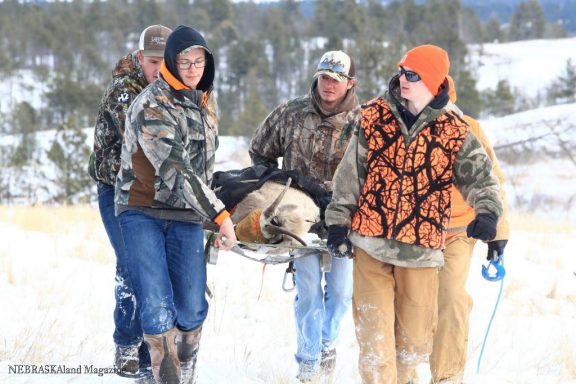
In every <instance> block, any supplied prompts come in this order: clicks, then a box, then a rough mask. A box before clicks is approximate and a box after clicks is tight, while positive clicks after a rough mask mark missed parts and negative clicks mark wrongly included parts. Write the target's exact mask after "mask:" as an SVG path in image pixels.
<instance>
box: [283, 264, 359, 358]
mask: <svg viewBox="0 0 576 384" xmlns="http://www.w3.org/2000/svg"><path fill="white" fill-rule="evenodd" d="M294 267H295V268H296V272H295V274H294V276H295V283H296V290H297V295H296V298H295V300H294V313H295V316H296V328H297V351H296V361H297V362H298V363H300V362H302V361H306V362H308V363H313V364H316V362H318V360H319V358H320V353H321V351H322V350H323V349H330V348H333V347H334V344H335V342H336V338H337V337H338V333H339V332H340V323H341V321H342V318H343V317H344V315H345V314H346V312H347V311H348V309H349V308H350V304H351V302H352V260H351V259H347V258H345V259H339V258H334V257H333V258H332V268H331V270H330V272H326V273H323V272H322V271H321V269H320V255H319V254H315V255H312V256H306V257H301V258H298V259H296V260H295V261H294ZM323 277H324V280H325V282H326V283H325V286H324V288H323V287H322V278H323Z"/></svg>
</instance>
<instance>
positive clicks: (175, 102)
mask: <svg viewBox="0 0 576 384" xmlns="http://www.w3.org/2000/svg"><path fill="white" fill-rule="evenodd" d="M202 97H203V92H202V91H199V90H198V91H196V90H188V91H175V90H174V89H173V88H171V87H170V85H168V83H167V82H166V81H164V80H163V79H162V78H160V79H158V80H156V81H154V82H153V83H152V84H150V86H148V87H147V88H146V89H145V90H144V91H142V93H141V94H140V95H138V97H136V99H135V100H134V102H133V103H132V105H131V106H130V108H129V109H128V114H127V118H126V131H125V134H124V143H123V145H122V156H121V169H120V172H119V173H118V178H117V180H116V197H115V202H116V205H117V209H118V211H119V212H121V211H122V210H124V209H125V208H126V207H128V206H129V207H140V208H141V207H144V208H153V209H156V210H158V209H164V210H172V211H173V212H175V211H176V210H180V211H185V212H184V213H187V214H188V216H187V217H188V219H187V220H185V221H202V220H203V219H210V220H211V219H213V218H215V217H216V216H217V215H218V214H219V213H220V212H222V211H223V210H224V204H223V203H222V202H221V201H220V200H218V198H217V197H216V195H215V194H214V192H213V191H212V190H211V189H210V188H209V187H208V185H209V184H210V182H211V179H212V172H213V168H214V160H215V152H216V148H217V146H218V130H217V120H216V116H215V115H212V114H210V113H208V111H207V108H200V107H199V106H201V105H202ZM209 100H210V103H211V110H214V111H215V110H216V104H215V103H216V102H215V100H214V98H213V97H210V99H209Z"/></svg>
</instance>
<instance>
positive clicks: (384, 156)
mask: <svg viewBox="0 0 576 384" xmlns="http://www.w3.org/2000/svg"><path fill="white" fill-rule="evenodd" d="M444 92H446V90H444ZM399 100H400V96H399V89H398V79H397V78H393V79H392V81H391V86H390V91H389V92H388V93H386V95H385V96H384V97H378V98H376V99H374V100H372V101H370V102H368V103H367V104H365V105H363V106H362V110H361V119H360V122H359V123H358V125H357V126H356V127H355V131H354V135H353V136H352V139H351V141H350V145H349V146H348V149H347V151H346V154H345V155H344V158H343V159H342V162H341V163H340V165H339V167H338V169H337V170H336V174H335V175H334V180H333V183H334V191H333V198H332V202H331V203H330V204H329V206H328V208H327V210H326V224H327V225H340V226H346V227H348V228H353V230H352V231H351V233H350V241H351V242H352V243H353V244H354V245H355V246H357V247H359V248H362V249H364V250H365V251H366V252H368V254H370V255H371V256H372V257H374V258H376V259H378V260H381V261H383V262H386V263H389V264H393V265H398V266H402V267H412V268H416V267H438V266H441V265H442V264H443V254H442V250H443V248H444V239H445V237H446V227H447V224H448V220H449V218H450V186H451V185H452V184H454V185H456V187H457V188H458V190H459V191H460V192H461V193H462V196H464V198H465V199H466V201H467V202H469V203H470V204H471V205H472V206H473V207H474V209H475V211H476V212H477V213H483V212H484V213H486V212H491V213H494V214H495V215H497V216H500V215H501V214H502V202H501V200H500V194H499V187H498V182H497V180H496V178H495V177H494V175H493V173H492V164H491V162H490V159H489V158H488V156H487V155H486V152H485V151H484V149H483V148H482V146H481V144H480V142H479V141H478V140H477V139H476V137H475V136H474V135H473V134H471V133H470V129H469V127H468V125H467V124H466V122H464V121H463V120H462V119H460V117H459V116H458V115H457V114H456V113H454V112H452V111H451V110H450V108H449V104H448V105H446V103H444V106H442V107H440V106H436V105H435V104H434V103H431V104H429V105H428V106H427V107H426V108H425V109H424V110H423V111H422V112H421V113H420V114H419V115H418V117H417V119H416V121H415V122H414V123H413V125H412V126H411V128H410V129H408V128H407V126H406V124H405V123H404V120H403V119H402V117H401V112H400V107H399V105H400V101H399ZM446 100H447V97H446Z"/></svg>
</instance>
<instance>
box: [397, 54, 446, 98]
mask: <svg viewBox="0 0 576 384" xmlns="http://www.w3.org/2000/svg"><path fill="white" fill-rule="evenodd" d="M398 67H407V68H410V69H411V70H413V71H414V72H416V73H417V74H418V75H420V77H421V78H422V81H423V82H424V84H426V87H427V88H428V90H430V92H431V93H432V94H433V95H434V96H436V95H437V94H438V91H439V88H440V85H441V84H442V83H443V82H444V79H445V78H446V76H447V75H448V70H449V69H450V59H448V53H446V51H445V50H443V49H442V48H440V47H437V46H435V45H430V44H427V45H419V46H418V47H416V48H412V49H411V50H409V51H408V52H406V54H405V55H404V57H403V58H402V60H400V62H399V63H398Z"/></svg>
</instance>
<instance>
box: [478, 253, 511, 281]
mask: <svg viewBox="0 0 576 384" xmlns="http://www.w3.org/2000/svg"><path fill="white" fill-rule="evenodd" d="M494 252H495V253H496V251H494ZM503 261H504V255H502V256H498V255H494V258H493V259H492V260H490V262H489V263H488V266H485V265H482V277H483V278H484V279H486V280H488V281H498V280H502V279H503V278H504V276H506V269H504V265H503ZM490 267H494V269H495V270H496V272H495V273H494V274H490V272H489V270H488V269H489V268H490Z"/></svg>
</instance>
